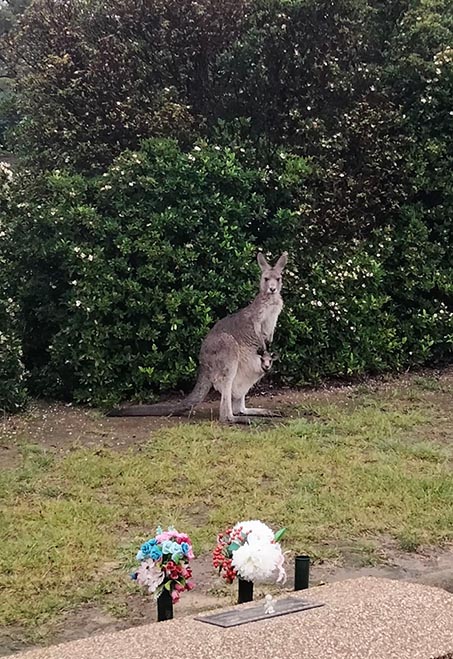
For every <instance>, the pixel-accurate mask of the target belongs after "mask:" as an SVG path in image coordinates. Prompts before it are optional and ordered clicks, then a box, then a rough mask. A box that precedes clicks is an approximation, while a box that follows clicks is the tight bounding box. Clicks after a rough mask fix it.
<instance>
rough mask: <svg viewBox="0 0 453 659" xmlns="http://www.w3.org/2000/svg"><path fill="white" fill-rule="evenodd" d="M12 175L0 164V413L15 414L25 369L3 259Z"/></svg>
mask: <svg viewBox="0 0 453 659" xmlns="http://www.w3.org/2000/svg"><path fill="white" fill-rule="evenodd" d="M12 179H13V175H12V172H11V169H10V167H9V166H7V165H6V164H4V163H2V162H0V413H4V412H15V411H17V410H19V409H22V407H23V406H24V404H25V402H26V398H27V396H26V388H25V369H24V365H23V362H22V341H21V334H20V331H19V327H18V318H17V317H18V315H20V314H18V311H19V309H18V306H17V303H16V302H15V301H14V300H13V298H12V297H11V295H12V294H13V293H12V290H11V281H10V280H9V275H10V268H9V266H10V263H8V261H7V259H6V257H5V251H6V250H5V245H6V243H7V241H8V237H9V236H8V233H9V227H8V224H6V223H5V218H6V216H7V210H8V204H9V198H10V190H11V185H12Z"/></svg>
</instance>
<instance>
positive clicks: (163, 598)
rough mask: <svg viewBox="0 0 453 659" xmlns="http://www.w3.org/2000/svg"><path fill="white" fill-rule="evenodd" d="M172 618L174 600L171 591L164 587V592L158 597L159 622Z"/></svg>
mask: <svg viewBox="0 0 453 659" xmlns="http://www.w3.org/2000/svg"><path fill="white" fill-rule="evenodd" d="M172 619H173V600H172V598H171V595H170V591H169V590H167V589H166V588H164V589H163V591H162V593H161V594H160V595H159V597H158V598H157V620H158V622H162V621H163V620H172Z"/></svg>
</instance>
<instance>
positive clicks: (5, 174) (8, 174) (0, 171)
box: [0, 161, 14, 183]
mask: <svg viewBox="0 0 453 659" xmlns="http://www.w3.org/2000/svg"><path fill="white" fill-rule="evenodd" d="M0 176H1V177H2V178H4V179H5V180H6V181H7V182H9V183H11V181H12V180H13V177H14V175H13V170H12V169H11V166H10V165H9V164H8V163H7V162H3V161H0Z"/></svg>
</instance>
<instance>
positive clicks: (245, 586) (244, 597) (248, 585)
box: [238, 579, 253, 604]
mask: <svg viewBox="0 0 453 659" xmlns="http://www.w3.org/2000/svg"><path fill="white" fill-rule="evenodd" d="M244 602H253V581H245V579H239V586H238V604H244Z"/></svg>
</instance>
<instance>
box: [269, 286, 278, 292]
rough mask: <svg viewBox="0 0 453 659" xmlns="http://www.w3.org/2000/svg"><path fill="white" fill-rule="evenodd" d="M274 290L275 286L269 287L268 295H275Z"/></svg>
mask: <svg viewBox="0 0 453 659" xmlns="http://www.w3.org/2000/svg"><path fill="white" fill-rule="evenodd" d="M276 290H277V289H276V288H275V286H269V293H275V291H276Z"/></svg>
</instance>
